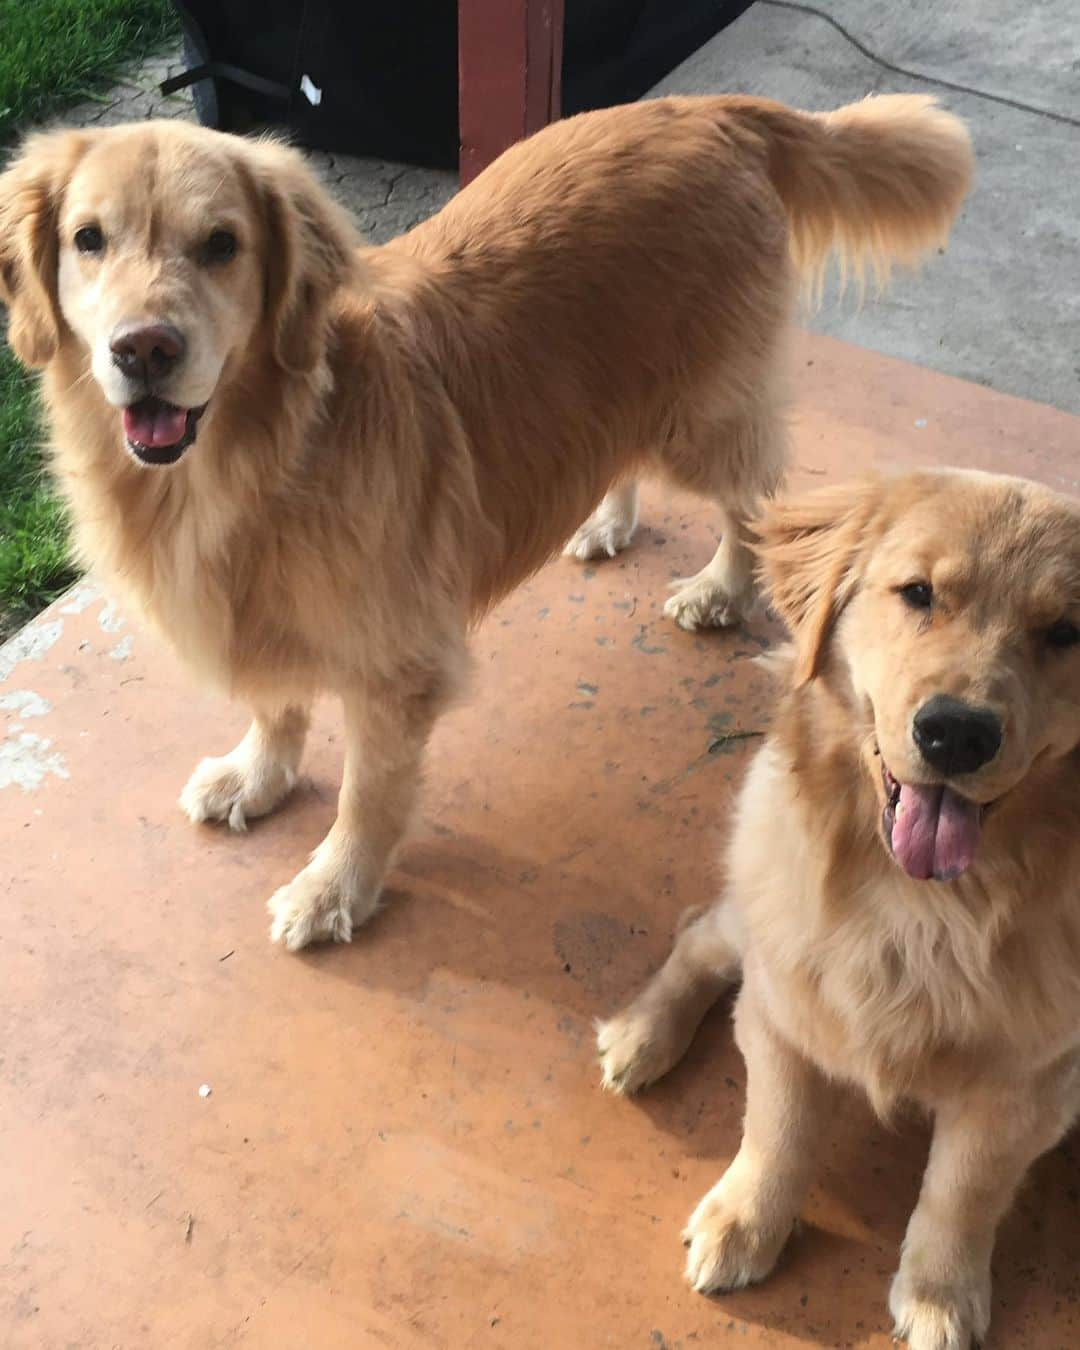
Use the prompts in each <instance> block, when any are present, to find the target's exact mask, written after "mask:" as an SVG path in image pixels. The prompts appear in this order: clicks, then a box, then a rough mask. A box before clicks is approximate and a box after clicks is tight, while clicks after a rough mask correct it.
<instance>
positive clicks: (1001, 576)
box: [599, 471, 1080, 1350]
mask: <svg viewBox="0 0 1080 1350" xmlns="http://www.w3.org/2000/svg"><path fill="white" fill-rule="evenodd" d="M760 552H761V557H762V561H763V567H764V574H765V579H766V584H767V588H768V589H769V590H770V591H771V595H772V601H773V604H774V606H775V607H776V609H777V610H778V611H779V613H780V614H781V615H782V616H783V618H784V619H785V621H786V622H787V624H788V625H789V627H790V629H791V631H792V635H793V643H792V645H791V646H790V647H789V648H787V649H786V650H785V651H784V652H783V653H781V654H780V656H779V657H777V658H774V660H776V661H777V663H778V665H779V668H780V670H779V673H780V674H781V676H782V678H783V680H784V683H785V686H786V692H785V694H784V697H783V701H782V703H781V705H780V709H779V712H778V715H777V718H776V721H775V723H774V726H773V729H772V732H771V734H770V736H769V738H768V740H767V741H766V743H765V745H764V746H763V747H762V749H761V751H760V752H759V753H758V755H757V757H756V758H755V760H754V762H753V764H752V766H751V768H750V771H749V774H748V776H747V779H746V782H745V784H744V785H743V788H742V792H741V796H740V799H739V803H738V808H737V811H736V815H735V828H734V834H733V837H732V840H731V845H730V854H729V893H728V896H727V898H726V899H725V900H724V902H723V903H722V904H720V905H718V906H717V907H716V908H714V909H712V910H710V911H709V912H708V913H706V914H705V915H704V916H703V917H696V918H692V919H690V920H689V921H688V922H687V923H686V925H685V926H684V927H683V929H682V932H681V934H680V936H679V937H678V939H677V942H676V945H675V949H674V951H673V953H672V955H671V956H670V957H669V959H668V961H667V964H666V965H665V966H664V967H663V969H662V970H661V971H660V973H659V974H658V975H656V976H655V977H654V979H653V980H652V982H651V983H650V984H649V985H648V986H647V987H646V988H645V990H644V992H643V993H641V994H640V995H639V997H638V998H637V1000H636V1001H635V1002H634V1003H632V1004H631V1005H630V1007H629V1008H627V1009H626V1011H624V1012H623V1013H621V1014H619V1015H618V1016H617V1017H614V1018H612V1019H611V1021H609V1022H607V1023H606V1024H605V1025H603V1026H602V1027H601V1028H600V1031H599V1046H600V1051H601V1056H602V1061H603V1074H604V1083H605V1085H606V1086H608V1087H609V1088H612V1089H614V1090H615V1091H618V1092H632V1091H635V1090H636V1089H638V1088H641V1087H643V1086H644V1085H645V1084H646V1083H649V1082H652V1081H653V1080H655V1079H656V1078H658V1077H659V1076H660V1075H661V1074H664V1073H666V1072H667V1070H668V1069H670V1068H671V1066H672V1065H673V1064H674V1063H675V1062H676V1061H677V1060H678V1059H679V1058H680V1056H681V1055H682V1054H683V1052H684V1051H685V1049H686V1047H687V1045H688V1044H689V1042H690V1040H691V1038H692V1036H693V1034H694V1031H695V1028H696V1027H697V1024H698V1022H699V1021H700V1019H701V1017H702V1016H703V1015H704V1013H705V1011H706V1009H707V1008H708V1007H709V1006H710V1004H712V1003H713V1002H714V1001H715V1000H716V998H717V997H718V995H719V993H720V992H721V990H722V989H723V988H724V987H725V985H726V984H728V983H729V982H730V981H731V980H732V979H733V978H735V976H736V974H737V971H738V969H739V968H740V967H741V970H742V988H741V990H740V992H739V996H738V1001H737V1004H736V1008H735V1036H736V1041H737V1042H738V1045H739V1048H740V1049H741V1050H742V1053H743V1055H744V1057H745V1059H746V1065H747V1074H748V1079H747V1106H746V1120H745V1125H744V1135H743V1141H742V1146H741V1148H740V1149H739V1152H738V1155H737V1157H736V1158H735V1160H734V1162H733V1163H732V1164H731V1166H730V1167H729V1169H728V1171H727V1172H726V1173H725V1175H724V1177H723V1179H722V1180H721V1181H720V1182H719V1184H718V1185H716V1186H715V1187H714V1188H713V1189H712V1190H711V1191H710V1192H709V1193H708V1195H706V1196H705V1198H704V1199H703V1200H702V1202H701V1204H700V1205H698V1207H697V1209H696V1210H695V1211H694V1213H693V1215H692V1216H691V1218H690V1222H689V1224H688V1226H687V1229H686V1232H685V1234H684V1238H685V1241H686V1242H687V1243H688V1245H689V1248H690V1252H689V1260H688V1264H687V1272H686V1273H687V1278H688V1279H689V1280H690V1282H691V1283H692V1284H693V1286H694V1287H695V1288H696V1289H699V1290H702V1291H710V1290H719V1289H735V1288H738V1287H740V1286H742V1285H745V1284H748V1283H750V1282H752V1281H755V1280H761V1279H763V1278H764V1277H765V1276H766V1275H767V1274H768V1273H769V1271H770V1270H771V1269H772V1267H773V1264H774V1263H775V1261H776V1259H777V1257H778V1256H779V1254H780V1250H781V1248H782V1247H783V1246H784V1243H785V1241H786V1240H787V1236H788V1234H789V1232H790V1231H791V1228H792V1224H793V1222H794V1220H795V1217H796V1215H797V1213H798V1211H799V1207H800V1205H801V1202H802V1199H803V1195H804V1192H805V1190H806V1188H807V1185H808V1183H809V1181H810V1178H811V1174H812V1172H813V1168H814V1161H815V1157H816V1155H817V1153H818V1152H819V1150H820V1147H821V1144H822V1136H823V1134H824V1131H825V1129H826V1127H827V1123H828V1119H829V1105H828V1086H829V1082H830V1080H846V1081H848V1082H852V1083H855V1084H857V1085H858V1086H859V1087H861V1088H862V1089H864V1090H865V1092H866V1093H867V1094H868V1096H869V1098H870V1101H871V1102H872V1103H873V1105H874V1106H875V1107H876V1109H877V1110H878V1111H879V1112H880V1113H881V1114H882V1115H886V1114H888V1113H889V1112H890V1111H891V1110H892V1109H893V1108H894V1106H896V1105H897V1104H898V1103H900V1102H901V1101H907V1102H914V1103H916V1104H917V1105H918V1106H920V1107H922V1108H924V1109H925V1110H926V1111H928V1112H931V1113H932V1114H933V1117H934V1141H933V1147H932V1149H931V1151H930V1161H929V1164H928V1166H927V1170H926V1175H925V1177H924V1179H923V1186H922V1193H921V1195H920V1198H919V1203H918V1206H917V1207H916V1210H915V1213H914V1215H913V1216H912V1218H911V1222H910V1224H909V1226H908V1231H907V1237H906V1239H905V1241H904V1250H903V1256H902V1259H901V1262H900V1270H899V1273H898V1274H897V1276H896V1278H895V1280H894V1281H893V1286H892V1294H891V1298H890V1307H891V1310H892V1314H893V1316H894V1318H895V1320H896V1327H897V1330H898V1332H899V1333H900V1334H901V1335H904V1336H906V1337H907V1338H908V1343H909V1345H910V1346H911V1347H912V1350H967V1346H968V1344H969V1342H970V1341H971V1339H972V1337H975V1338H981V1337H982V1336H983V1335H984V1334H985V1332H986V1329H987V1325H988V1323H989V1320H990V1253H991V1248H992V1246H993V1241H994V1232H995V1229H996V1227H997V1224H998V1221H999V1219H1000V1218H1001V1217H1002V1215H1003V1214H1004V1212H1005V1210H1006V1208H1007V1207H1008V1205H1009V1203H1010V1201H1011V1199H1012V1195H1013V1192H1014V1191H1015V1189H1016V1187H1017V1185H1018V1184H1019V1182H1020V1180H1021V1178H1022V1177H1023V1175H1024V1173H1025V1171H1026V1170H1027V1168H1028V1166H1029V1164H1030V1163H1031V1162H1032V1161H1033V1160H1034V1159H1035V1158H1037V1157H1038V1156H1039V1154H1040V1153H1042V1152H1043V1151H1044V1150H1045V1149H1048V1148H1050V1147H1051V1146H1052V1145H1053V1144H1054V1143H1055V1142H1056V1141H1057V1140H1058V1139H1060V1138H1061V1136H1062V1134H1063V1133H1064V1131H1065V1130H1066V1129H1068V1127H1069V1125H1070V1123H1071V1122H1072V1120H1073V1118H1074V1117H1075V1115H1076V1113H1077V1110H1078V1108H1080V889H1078V882H1077V875H1078V870H1080V505H1078V504H1077V503H1076V502H1075V501H1071V500H1068V499H1066V498H1063V497H1061V496H1058V495H1057V494H1055V493H1053V492H1050V491H1049V490H1048V489H1046V488H1043V487H1039V486H1036V485H1035V484H1033V483H1026V482H1023V481H1022V480H1019V479H1013V478H1004V477H997V476H992V475H989V474H980V473H968V472H960V471H952V472H938V473H933V472H923V473H916V474H912V475H911V476H908V477H904V478H900V479H898V480H895V481H891V482H880V481H878V482H863V483H857V484H855V485H854V486H847V487H838V488H828V489H825V490H823V491H819V492H817V493H813V494H810V495H808V496H807V497H806V498H804V499H802V500H796V501H794V502H792V503H791V504H784V505H781V504H776V505H774V506H773V507H772V508H770V509H769V510H768V511H767V513H766V515H765V517H764V521H763V523H762V524H761V526H760ZM778 839H781V840H783V844H782V846H781V847H779V848H778V847H777V840H778Z"/></svg>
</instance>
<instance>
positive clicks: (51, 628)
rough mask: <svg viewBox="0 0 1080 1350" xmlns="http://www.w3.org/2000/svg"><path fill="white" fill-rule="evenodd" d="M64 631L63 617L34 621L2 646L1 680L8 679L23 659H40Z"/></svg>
mask: <svg viewBox="0 0 1080 1350" xmlns="http://www.w3.org/2000/svg"><path fill="white" fill-rule="evenodd" d="M63 631H64V621H63V619H54V620H53V621H52V622H51V623H32V624H30V626H29V627H28V628H24V629H23V630H22V632H21V633H16V634H15V636H14V637H13V638H10V639H9V640H8V641H7V642H5V643H4V645H3V646H2V647H0V681H3V680H6V679H7V678H8V676H9V675H10V674H11V672H12V671H13V670H14V669H15V667H16V666H18V665H20V664H21V663H22V662H23V661H40V660H41V658H42V657H43V656H44V655H45V653H46V652H47V651H48V650H49V648H50V647H52V646H53V645H54V644H55V643H56V642H57V641H58V640H59V637H60V634H61V633H62V632H63Z"/></svg>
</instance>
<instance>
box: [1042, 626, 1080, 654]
mask: <svg viewBox="0 0 1080 1350" xmlns="http://www.w3.org/2000/svg"><path fill="white" fill-rule="evenodd" d="M1078 642H1080V628H1077V626H1076V624H1074V623H1070V622H1069V620H1068V619H1058V621H1057V623H1055V624H1051V625H1050V627H1049V628H1048V629H1047V630H1046V645H1047V646H1048V647H1058V648H1061V647H1075V646H1076V644H1077V643H1078Z"/></svg>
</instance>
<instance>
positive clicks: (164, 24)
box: [0, 0, 179, 640]
mask: <svg viewBox="0 0 1080 1350" xmlns="http://www.w3.org/2000/svg"><path fill="white" fill-rule="evenodd" d="M178 31H179V28H178V24H177V20H176V16H175V13H174V11H173V10H172V9H171V7H170V6H169V5H168V4H167V3H165V0H0V167H2V165H3V161H4V160H5V159H6V157H7V153H8V152H9V149H10V145H11V143H12V142H13V141H14V139H15V138H16V136H17V135H18V134H19V132H21V131H23V130H24V129H26V128H27V127H28V126H29V125H31V124H32V123H35V122H40V121H43V120H44V119H46V118H50V117H54V116H57V115H59V114H61V113H62V112H63V111H64V109H65V108H66V107H69V106H70V105H71V104H72V103H73V102H77V101H78V100H80V99H83V98H92V97H95V96H96V94H97V91H99V90H103V89H105V88H107V87H108V86H109V84H110V82H111V81H112V80H113V79H114V78H115V77H116V75H117V74H118V73H119V72H120V71H121V70H122V68H123V67H124V65H125V64H127V63H129V62H133V61H137V60H139V59H141V58H143V57H145V56H148V55H150V54H151V53H152V52H154V51H157V50H160V49H161V47H162V46H163V45H164V44H165V43H166V42H167V41H169V40H170V39H171V38H174V37H175V35H176V34H177V33H178ZM0 332H2V327H0ZM41 441H42V427H41V417H40V412H39V408H38V397H37V390H36V387H35V384H34V381H33V380H32V379H31V378H30V377H29V376H28V375H27V374H26V373H25V372H24V371H23V370H22V368H21V367H20V366H19V364H18V362H17V361H16V360H15V358H14V356H13V355H12V354H11V352H10V350H9V349H8V348H7V346H6V345H4V344H3V343H2V342H0V640H2V639H3V638H4V637H6V636H7V635H8V634H9V633H10V632H11V631H12V630H13V629H14V628H16V627H17V626H18V625H19V624H20V623H23V622H25V621H26V620H27V619H29V618H31V617H32V616H33V615H34V614H36V613H37V612H38V611H39V610H40V609H43V608H44V607H45V605H47V604H48V603H49V602H50V601H51V600H53V599H54V598H55V597H56V596H57V595H59V594H60V592H61V591H63V590H64V589H65V587H67V586H69V585H70V584H71V582H72V581H74V580H75V577H76V575H77V572H76V569H75V567H74V566H73V565H72V563H71V562H70V561H69V558H68V551H67V530H66V526H65V521H64V512H63V509H62V508H61V506H60V505H59V503H58V502H57V500H56V497H55V495H54V493H53V490H52V487H51V485H50V484H49V482H48V480H47V479H46V478H45V476H44V474H43V467H42V455H41V449H40V447H41Z"/></svg>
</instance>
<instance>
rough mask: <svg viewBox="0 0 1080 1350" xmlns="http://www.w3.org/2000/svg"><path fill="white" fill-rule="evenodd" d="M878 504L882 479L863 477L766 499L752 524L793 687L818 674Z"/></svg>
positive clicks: (851, 589) (854, 582)
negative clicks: (790, 653) (788, 645)
mask: <svg viewBox="0 0 1080 1350" xmlns="http://www.w3.org/2000/svg"><path fill="white" fill-rule="evenodd" d="M881 501H882V487H881V484H880V482H879V481H878V480H877V479H873V478H867V479H862V480H860V481H857V482H854V483H843V484H839V485H837V486H831V487H825V488H818V489H817V490H816V491H814V492H808V493H806V494H804V495H802V496H798V497H794V498H789V499H784V500H780V501H775V502H771V503H770V504H769V505H768V506H766V507H765V509H764V511H763V514H762V515H761V517H760V519H759V520H758V521H757V522H756V523H755V525H754V526H753V531H754V533H755V535H756V536H757V540H758V542H757V545H756V547H755V550H754V551H755V552H756V553H757V556H758V560H759V568H760V574H761V580H762V584H763V588H764V590H765V592H766V593H767V595H768V597H769V600H770V602H771V604H772V605H773V607H774V608H775V609H776V610H777V612H778V613H779V614H780V616H781V618H782V619H783V620H784V622H785V623H786V624H787V626H788V628H789V629H790V630H791V633H792V636H793V638H794V640H795V671H794V683H795V687H796V688H798V687H799V686H800V685H803V684H806V683H807V682H808V681H809V680H812V679H813V678H814V676H815V675H817V674H818V671H819V670H820V667H821V660H822V656H823V654H824V651H825V645H826V642H827V640H828V637H829V634H830V632H831V631H832V627H833V624H834V623H835V622H836V619H837V617H838V616H839V615H840V613H841V611H842V610H843V608H844V606H845V605H846V604H847V603H848V601H849V600H850V599H851V597H852V596H853V595H854V593H855V589H856V586H857V584H858V568H859V561H860V558H861V557H862V554H863V549H864V548H865V546H866V543H867V541H868V539H869V538H870V535H871V533H872V525H873V521H874V518H875V517H876V516H877V514H878V511H879V508H880V505H881Z"/></svg>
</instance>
